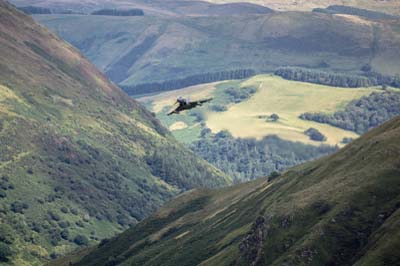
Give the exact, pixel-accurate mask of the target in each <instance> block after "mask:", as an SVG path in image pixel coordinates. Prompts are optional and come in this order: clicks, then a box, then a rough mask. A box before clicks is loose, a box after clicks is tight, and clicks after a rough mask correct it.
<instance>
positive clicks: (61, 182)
mask: <svg viewBox="0 0 400 266" xmlns="http://www.w3.org/2000/svg"><path fill="white" fill-rule="evenodd" d="M0 58H1V60H0V245H1V246H0V248H3V247H4V245H6V246H8V247H9V248H10V249H11V251H12V254H11V255H10V256H6V257H8V258H3V257H2V258H0V261H5V260H8V259H10V260H12V261H13V262H14V263H15V265H35V264H38V263H39V262H40V261H43V260H46V259H48V258H49V256H50V255H51V257H56V256H57V254H62V253H65V252H67V251H70V250H72V249H74V248H76V247H77V245H84V244H86V243H87V239H88V238H90V242H94V241H95V240H99V239H101V238H104V237H109V236H112V235H113V234H115V233H116V232H118V231H120V230H122V229H123V228H126V227H127V225H128V224H130V223H132V222H137V221H138V220H141V219H143V218H144V217H146V216H147V215H149V214H150V213H151V212H153V211H154V210H156V208H158V207H159V206H160V205H161V204H162V203H163V202H164V201H165V200H167V199H169V198H171V197H172V196H173V195H176V194H177V193H178V192H180V191H183V190H186V189H190V188H193V187H215V186H222V185H226V184H229V183H230V178H228V177H227V176H225V175H224V174H222V173H221V172H220V171H218V170H216V169H215V168H214V167H212V166H210V165H209V164H207V163H206V162H205V161H203V160H200V159H198V158H197V157H195V156H194V155H193V154H192V153H191V152H190V151H187V150H186V149H184V148H183V147H182V145H180V144H178V143H177V142H176V141H175V140H174V139H173V138H172V137H171V136H170V134H169V133H168V131H167V130H166V129H165V128H163V127H162V126H161V125H160V124H159V122H158V121H157V120H156V119H155V118H154V117H153V116H152V115H151V114H150V113H149V112H147V111H146V110H145V109H143V108H142V107H141V106H140V105H139V104H138V103H137V102H135V101H133V100H131V99H130V98H129V97H128V96H127V95H126V94H125V93H123V92H122V91H121V90H120V89H119V88H117V87H116V86H114V85H112V84H111V83H110V82H109V81H108V80H107V79H106V78H105V77H104V76H103V75H102V74H101V73H100V72H99V71H98V70H97V69H96V68H95V67H94V66H93V65H92V64H90V63H89V62H88V61H87V60H86V59H85V58H84V57H82V56H81V55H80V54H79V53H78V52H77V51H76V50H75V49H74V48H72V47H71V46H70V45H69V44H67V43H65V42H63V41H61V40H60V39H59V38H58V37H56V36H55V35H54V34H53V33H51V32H49V31H47V30H46V29H45V28H43V27H42V26H39V25H38V24H36V23H35V22H34V21H33V20H32V19H31V18H30V17H28V16H25V15H24V14H22V13H21V12H19V11H17V10H16V9H14V8H13V7H11V6H10V5H8V4H7V3H5V2H4V1H0ZM1 251H3V249H2V250H1ZM1 254H3V253H1Z"/></svg>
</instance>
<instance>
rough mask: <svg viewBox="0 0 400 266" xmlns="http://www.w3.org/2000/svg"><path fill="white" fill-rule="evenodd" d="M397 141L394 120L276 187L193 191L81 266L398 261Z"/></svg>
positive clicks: (398, 122)
mask: <svg viewBox="0 0 400 266" xmlns="http://www.w3.org/2000/svg"><path fill="white" fill-rule="evenodd" d="M399 140H400V117H397V118H395V119H393V120H391V121H389V122H387V123H385V124H384V125H382V126H380V127H378V128H376V129H374V130H372V131H371V132H369V133H367V134H365V135H364V136H363V137H361V138H359V139H358V140H356V141H354V142H353V143H352V144H350V145H348V146H346V147H345V148H343V149H342V150H341V151H339V152H337V153H335V154H333V155H331V156H329V157H326V158H322V159H320V160H317V161H314V162H309V163H306V164H304V165H301V166H298V167H295V168H292V169H290V170H288V171H287V172H285V173H284V174H283V175H282V176H281V177H278V178H277V179H275V180H273V181H270V182H269V181H267V180H266V179H259V180H257V181H253V182H250V183H245V184H241V185H238V186H234V187H229V188H225V189H221V190H216V191H214V190H195V191H192V192H190V193H186V194H184V195H181V196H180V197H178V198H176V199H174V200H173V201H171V202H170V203H168V204H167V205H166V206H164V207H163V208H162V209H161V210H160V211H159V212H157V214H155V215H153V216H151V217H150V218H148V219H146V220H144V221H143V222H141V223H139V224H138V225H136V226H135V227H133V228H131V229H129V230H127V231H125V232H124V233H123V234H121V235H119V236H118V237H115V238H112V239H110V240H108V241H104V242H103V243H102V244H101V245H100V246H97V247H95V248H93V249H92V250H89V251H87V252H88V254H87V255H85V256H83V257H79V256H78V257H77V256H75V257H74V258H73V259H74V260H75V261H77V262H76V263H75V264H74V265H77V266H80V265H82V266H83V265H85V266H90V265H96V266H101V265H219V266H222V265H371V266H372V265H374V266H377V265H397V264H398V262H399V261H400V257H399V253H398V249H399V247H400V242H399V241H400V238H399V232H400V227H399V221H400V220H399V219H400V216H399V201H400V198H399V190H400V179H399V175H400V172H399V167H398V166H399V162H400V161H399V158H400V153H399V151H400V141H399ZM68 261H69V259H68V258H66V259H65V260H64V262H68ZM58 265H60V264H58Z"/></svg>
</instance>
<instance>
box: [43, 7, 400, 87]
mask: <svg viewBox="0 0 400 266" xmlns="http://www.w3.org/2000/svg"><path fill="white" fill-rule="evenodd" d="M35 19H37V20H38V21H40V22H41V23H43V24H45V25H47V26H48V27H50V28H51V29H53V30H54V31H56V32H57V33H58V34H60V35H61V36H62V37H63V38H65V39H66V40H67V41H69V42H70V43H71V44H73V45H74V46H76V47H78V48H79V49H80V50H81V51H82V52H83V53H84V54H85V55H86V56H87V57H88V58H89V59H90V60H91V61H92V62H94V63H95V64H96V65H97V66H98V67H99V68H100V69H101V70H103V71H104V72H105V73H107V75H108V76H109V77H111V78H112V79H113V81H114V82H116V83H118V84H120V85H121V86H134V85H143V84H148V83H154V82H165V81H170V80H179V79H184V78H188V77H191V76H193V75H199V74H207V73H215V72H220V71H229V70H238V69H252V70H254V71H256V72H271V71H274V70H275V69H276V68H278V67H281V66H302V67H310V68H317V69H324V70H335V71H344V72H348V73H350V72H354V73H358V72H360V69H361V68H362V67H363V66H365V65H366V64H369V65H371V66H372V69H373V70H374V71H377V72H380V73H383V74H387V75H396V74H399V73H400V65H399V62H400V60H399V58H400V54H399V49H398V47H399V46H400V32H399V31H398V28H399V21H398V20H381V21H370V20H367V19H365V18H359V17H355V16H351V15H341V14H339V15H332V14H323V13H316V12H278V13H276V12H275V13H269V14H261V15H254V14H252V15H242V16H200V17H188V16H156V17H154V16H144V17H140V18H138V17H132V18H118V17H103V16H102V17H98V16H82V15H39V16H35ZM193 62H195V63H193ZM155 86H156V87H157V85H155ZM176 86H177V85H176ZM178 87H179V86H177V88H178Z"/></svg>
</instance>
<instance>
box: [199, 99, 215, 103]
mask: <svg viewBox="0 0 400 266" xmlns="http://www.w3.org/2000/svg"><path fill="white" fill-rule="evenodd" d="M212 99H213V98H208V99H204V100H200V101H197V102H198V103H200V104H201V103H206V102H209V101H211V100H212Z"/></svg>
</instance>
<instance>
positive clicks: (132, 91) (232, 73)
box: [121, 69, 255, 95]
mask: <svg viewBox="0 0 400 266" xmlns="http://www.w3.org/2000/svg"><path fill="white" fill-rule="evenodd" d="M253 75H255V71H254V70H251V69H237V70H229V71H219V72H213V73H205V74H196V75H192V76H189V77H186V78H182V79H175V80H167V81H163V82H154V83H145V84H139V85H132V86H121V87H122V89H123V90H124V91H125V92H126V93H128V94H129V95H138V94H145V93H153V92H161V91H168V90H176V89H181V88H185V87H189V86H193V85H198V84H203V83H210V82H215V81H221V80H230V79H245V78H248V77H251V76H253Z"/></svg>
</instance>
